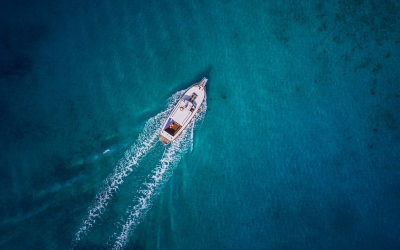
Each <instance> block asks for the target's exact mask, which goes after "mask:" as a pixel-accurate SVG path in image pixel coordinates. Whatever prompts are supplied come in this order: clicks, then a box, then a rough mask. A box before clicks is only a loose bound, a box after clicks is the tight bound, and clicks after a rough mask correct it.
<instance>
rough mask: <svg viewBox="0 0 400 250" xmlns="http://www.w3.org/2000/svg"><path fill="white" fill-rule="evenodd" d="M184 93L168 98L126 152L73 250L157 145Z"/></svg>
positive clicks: (86, 221) (98, 194) (177, 93)
mask: <svg viewBox="0 0 400 250" xmlns="http://www.w3.org/2000/svg"><path fill="white" fill-rule="evenodd" d="M184 91H185V90H182V91H178V92H176V93H175V94H174V95H172V96H171V97H170V98H168V100H167V109H166V110H165V111H163V112H161V113H159V114H157V115H156V116H154V117H152V118H150V119H149V120H148V121H147V122H146V124H145V126H144V129H143V131H142V133H141V134H140V135H139V138H138V139H137V141H136V142H135V143H134V144H133V145H132V146H131V148H130V149H129V150H128V151H126V152H125V155H124V158H123V159H121V160H120V161H119V162H118V164H117V166H116V167H115V168H114V171H113V173H112V174H111V175H109V176H108V177H107V178H106V180H105V181H104V185H103V187H102V188H101V189H100V191H99V192H98V193H97V194H96V198H95V201H94V202H93V204H92V205H91V206H90V207H89V209H88V215H87V217H86V219H85V220H84V221H83V223H82V225H81V227H80V228H79V230H78V231H77V232H76V234H75V240H74V242H73V244H72V248H74V247H75V245H76V243H77V242H78V241H80V239H81V236H82V234H87V233H88V232H89V230H90V229H91V228H92V227H93V225H94V224H95V222H96V219H97V218H100V215H101V214H103V212H104V210H105V208H106V206H107V205H108V203H109V201H110V200H111V198H112V197H113V195H114V193H115V192H116V191H117V190H118V187H119V185H121V184H122V183H123V179H124V178H125V177H127V176H128V175H129V174H130V173H131V172H132V171H133V167H134V166H137V165H138V163H139V161H140V160H141V159H142V158H144V157H145V156H146V155H147V153H148V152H149V151H150V150H151V149H152V148H153V147H154V146H155V145H156V143H157V142H158V136H159V134H160V127H161V125H162V124H161V123H162V122H163V121H164V120H165V119H166V118H167V117H168V114H169V113H170V112H171V111H172V109H173V107H174V104H175V103H176V102H177V100H179V98H180V97H181V95H182V94H183V93H184Z"/></svg>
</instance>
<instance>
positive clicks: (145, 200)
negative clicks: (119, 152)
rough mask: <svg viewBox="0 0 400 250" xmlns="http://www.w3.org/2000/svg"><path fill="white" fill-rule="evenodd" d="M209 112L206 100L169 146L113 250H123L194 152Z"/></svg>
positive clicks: (128, 216)
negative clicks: (195, 138)
mask: <svg viewBox="0 0 400 250" xmlns="http://www.w3.org/2000/svg"><path fill="white" fill-rule="evenodd" d="M206 110H207V103H206V100H204V102H203V104H202V106H201V112H200V113H199V114H197V116H196V118H195V119H194V121H193V122H192V123H191V124H190V125H189V127H188V128H187V129H186V130H185V131H184V132H183V133H182V136H181V137H180V138H178V139H176V140H175V141H174V142H173V143H171V144H170V146H168V147H167V148H166V149H165V151H164V154H163V156H162V158H161V160H160V162H159V164H158V165H157V167H156V168H155V169H154V170H153V171H152V173H151V174H150V176H149V177H148V178H147V179H148V181H147V182H145V183H144V184H143V189H142V190H139V191H138V193H139V198H137V199H135V201H136V202H137V204H136V205H135V206H133V207H132V208H131V209H128V210H127V212H126V214H127V219H126V221H125V223H124V225H123V226H122V231H121V233H120V234H119V235H118V236H116V241H115V243H114V246H113V249H122V248H124V247H125V245H126V244H127V242H128V240H129V237H130V235H131V234H132V231H133V230H134V229H135V228H136V226H137V225H138V224H139V223H140V221H141V219H142V218H143V217H144V216H145V215H146V213H147V211H148V210H149V209H150V208H151V205H152V201H153V199H154V197H155V196H156V195H157V194H158V193H159V192H160V190H161V188H162V187H163V184H165V183H166V182H167V181H168V179H169V178H170V177H171V175H172V172H173V169H174V167H176V166H177V165H178V163H179V161H180V160H181V158H182V156H183V155H184V153H185V152H187V151H188V149H190V151H191V150H193V132H194V127H195V126H196V125H197V124H199V121H201V120H203V118H204V116H205V113H206Z"/></svg>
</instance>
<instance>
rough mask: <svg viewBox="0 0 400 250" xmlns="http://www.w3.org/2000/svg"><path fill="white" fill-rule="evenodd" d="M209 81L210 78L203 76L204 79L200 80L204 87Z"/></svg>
mask: <svg viewBox="0 0 400 250" xmlns="http://www.w3.org/2000/svg"><path fill="white" fill-rule="evenodd" d="M207 81H208V79H207V78H205V77H203V79H201V81H200V82H199V85H200V86H202V87H204V86H206V83H207Z"/></svg>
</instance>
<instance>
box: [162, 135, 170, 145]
mask: <svg viewBox="0 0 400 250" xmlns="http://www.w3.org/2000/svg"><path fill="white" fill-rule="evenodd" d="M160 141H161V142H162V143H163V144H164V145H168V144H169V143H170V142H171V141H170V140H168V139H167V138H165V137H164V136H162V135H160Z"/></svg>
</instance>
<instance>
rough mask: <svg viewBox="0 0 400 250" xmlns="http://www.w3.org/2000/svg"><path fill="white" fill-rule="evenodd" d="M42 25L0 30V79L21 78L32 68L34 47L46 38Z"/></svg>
mask: <svg viewBox="0 0 400 250" xmlns="http://www.w3.org/2000/svg"><path fill="white" fill-rule="evenodd" d="M46 34H47V30H46V27H45V26H43V25H32V24H31V25H29V24H28V25H26V26H19V25H16V26H14V27H1V28H0V41H1V43H0V79H2V78H9V77H12V76H17V77H23V76H25V75H26V74H27V73H28V72H29V71H30V70H31V69H32V67H33V65H34V59H33V55H34V53H35V49H36V46H37V45H38V44H39V42H41V41H42V40H43V39H44V37H46Z"/></svg>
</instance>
